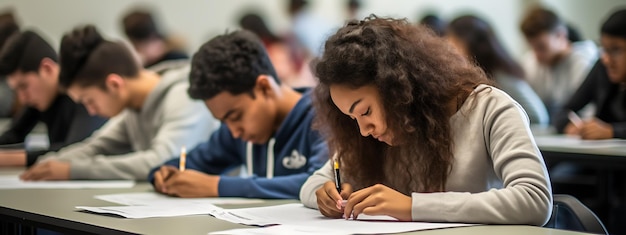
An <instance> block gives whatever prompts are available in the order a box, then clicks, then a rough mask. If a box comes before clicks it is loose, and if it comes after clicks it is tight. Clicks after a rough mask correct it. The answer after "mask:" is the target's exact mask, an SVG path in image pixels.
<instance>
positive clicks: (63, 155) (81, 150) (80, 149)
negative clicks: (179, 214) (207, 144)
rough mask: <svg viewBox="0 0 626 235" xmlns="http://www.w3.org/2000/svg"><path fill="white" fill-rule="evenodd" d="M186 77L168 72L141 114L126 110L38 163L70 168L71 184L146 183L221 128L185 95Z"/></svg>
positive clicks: (179, 71)
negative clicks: (97, 181) (153, 173)
mask: <svg viewBox="0 0 626 235" xmlns="http://www.w3.org/2000/svg"><path fill="white" fill-rule="evenodd" d="M188 74H189V66H186V67H184V68H181V69H176V70H170V71H168V72H166V73H165V74H163V75H162V76H161V82H159V84H158V85H157V86H156V87H155V88H154V90H152V92H150V94H149V95H148V96H147V97H146V100H145V101H144V104H143V106H142V108H141V110H140V111H138V110H131V109H126V110H124V111H123V112H122V113H120V114H119V115H117V116H115V117H113V118H111V119H110V120H109V121H108V122H107V123H106V124H105V125H104V126H103V127H102V128H101V129H100V130H98V131H96V132H95V133H94V134H93V135H92V136H91V137H89V138H87V139H86V140H85V141H83V142H79V143H76V144H73V145H70V146H68V147H66V148H63V149H61V150H59V151H58V152H51V153H48V154H46V155H44V156H42V157H40V160H39V161H40V162H41V161H46V160H49V159H56V160H61V161H67V162H69V163H70V179H134V180H146V178H147V177H148V172H149V171H150V169H152V168H153V167H155V166H158V165H160V164H161V163H163V162H164V161H166V160H168V159H170V158H172V157H174V156H178V155H179V153H180V148H181V147H182V146H183V145H185V146H186V148H187V149H193V148H194V147H195V146H196V145H197V144H199V143H201V142H204V141H206V140H207V139H208V138H209V136H210V134H211V133H212V132H213V131H214V130H217V128H218V127H219V122H218V121H217V120H215V119H214V118H213V116H211V114H210V113H209V111H208V109H207V108H206V107H205V106H204V104H203V103H202V102H201V101H194V100H192V99H191V98H190V97H189V96H188V95H187V87H188V86H189V83H188V80H187V77H188Z"/></svg>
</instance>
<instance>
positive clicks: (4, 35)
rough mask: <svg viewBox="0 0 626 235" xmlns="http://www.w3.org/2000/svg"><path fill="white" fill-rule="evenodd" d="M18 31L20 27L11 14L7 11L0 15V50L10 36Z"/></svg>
mask: <svg viewBox="0 0 626 235" xmlns="http://www.w3.org/2000/svg"><path fill="white" fill-rule="evenodd" d="M19 31H20V27H19V25H17V21H16V20H15V17H14V16H13V12H11V11H9V12H5V13H2V14H0V48H2V46H3V45H4V43H5V42H6V41H7V39H9V37H10V36H11V35H13V34H14V33H17V32H19Z"/></svg>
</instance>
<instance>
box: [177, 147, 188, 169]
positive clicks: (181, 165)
mask: <svg viewBox="0 0 626 235" xmlns="http://www.w3.org/2000/svg"><path fill="white" fill-rule="evenodd" d="M186 164H187V149H185V146H183V147H182V148H180V160H179V162H178V170H180V171H185V165H186Z"/></svg>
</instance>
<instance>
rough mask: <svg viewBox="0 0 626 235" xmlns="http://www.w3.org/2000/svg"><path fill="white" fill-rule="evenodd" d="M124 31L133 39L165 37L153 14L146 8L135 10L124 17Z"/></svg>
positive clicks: (142, 39)
mask: <svg viewBox="0 0 626 235" xmlns="http://www.w3.org/2000/svg"><path fill="white" fill-rule="evenodd" d="M122 25H123V27H124V33H125V34H126V37H128V38H129V39H130V40H131V41H144V40H148V39H152V38H164V36H163V33H162V32H161V31H160V30H159V28H158V27H157V23H156V20H155V19H154V17H153V16H152V14H151V13H150V12H148V11H145V10H135V11H132V12H130V13H128V14H127V15H126V16H124V18H123V19H122Z"/></svg>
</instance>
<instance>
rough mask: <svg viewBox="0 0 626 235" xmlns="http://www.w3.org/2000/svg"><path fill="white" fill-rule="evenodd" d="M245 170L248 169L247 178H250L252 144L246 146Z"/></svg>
mask: <svg viewBox="0 0 626 235" xmlns="http://www.w3.org/2000/svg"><path fill="white" fill-rule="evenodd" d="M246 168H248V177H252V143H250V142H248V143H247V144H246Z"/></svg>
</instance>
